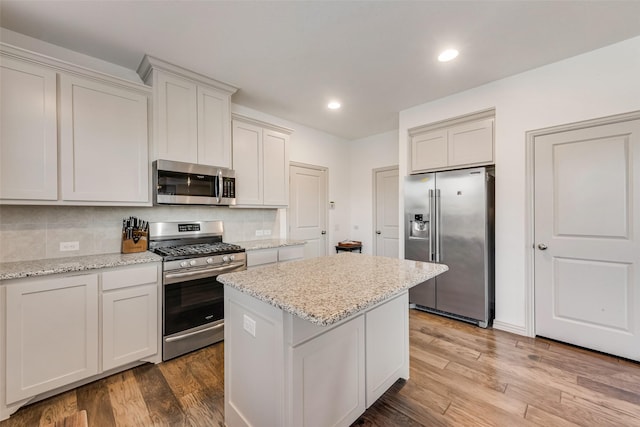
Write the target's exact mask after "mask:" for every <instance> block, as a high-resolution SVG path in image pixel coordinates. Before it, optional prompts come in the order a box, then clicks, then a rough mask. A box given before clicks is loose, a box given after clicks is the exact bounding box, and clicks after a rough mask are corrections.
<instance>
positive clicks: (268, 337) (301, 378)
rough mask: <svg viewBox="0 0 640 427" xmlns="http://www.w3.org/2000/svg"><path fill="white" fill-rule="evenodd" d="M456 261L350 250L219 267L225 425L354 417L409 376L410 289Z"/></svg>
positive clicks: (334, 422) (344, 421)
mask: <svg viewBox="0 0 640 427" xmlns="http://www.w3.org/2000/svg"><path fill="white" fill-rule="evenodd" d="M447 270H448V267H447V266H446V265H443V264H432V263H424V262H418V261H407V260H399V259H394V258H385V257H375V256H370V255H363V254H353V253H341V254H339V255H335V256H330V257H321V258H314V259H309V260H303V261H296V262H291V263H285V264H276V265H271V266H266V267H260V268H256V269H252V270H247V271H242V272H237V273H231V274H225V275H221V276H218V280H219V281H220V282H222V283H224V285H225V297H224V298H225V308H224V310H225V313H224V315H225V337H224V338H225V344H224V346H225V348H224V351H225V356H224V359H225V360H224V366H225V372H224V374H225V379H224V384H225V423H226V425H227V426H228V427H237V426H291V427H293V426H295V427H301V426H305V427H308V426H329V425H331V426H348V425H350V424H351V423H352V422H353V421H355V420H356V419H357V418H358V417H359V416H360V415H361V414H362V413H363V412H364V411H365V410H366V408H368V407H369V406H371V404H373V403H374V402H375V401H376V400H377V399H378V398H379V397H380V396H381V395H382V394H383V393H384V392H385V391H386V390H387V389H388V388H389V387H390V386H391V385H392V384H393V383H394V382H395V381H396V380H397V379H398V378H404V379H408V377H409V317H408V316H409V315H408V297H407V290H408V289H409V288H410V287H412V286H415V285H417V284H419V283H422V282H424V281H425V280H428V279H430V278H433V277H435V276H437V275H438V274H441V273H443V272H445V271H447Z"/></svg>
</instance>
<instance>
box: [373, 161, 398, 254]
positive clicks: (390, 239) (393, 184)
mask: <svg viewBox="0 0 640 427" xmlns="http://www.w3.org/2000/svg"><path fill="white" fill-rule="evenodd" d="M373 174H374V182H375V191H374V195H375V200H374V204H375V220H374V222H375V224H374V226H375V235H374V238H375V255H379V256H386V257H392V258H398V253H399V252H398V244H399V243H398V230H399V228H398V220H399V218H398V217H399V214H398V210H399V202H398V197H399V196H398V194H399V193H398V168H397V167H394V168H392V169H389V168H384V169H377V170H374V171H373Z"/></svg>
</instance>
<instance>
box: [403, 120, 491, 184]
mask: <svg viewBox="0 0 640 427" xmlns="http://www.w3.org/2000/svg"><path fill="white" fill-rule="evenodd" d="M494 115H495V112H494V110H489V111H483V112H480V113H476V114H472V115H469V116H464V117H460V118H456V119H452V120H448V121H444V122H438V123H434V124H431V125H425V126H420V127H418V128H413V129H410V130H409V137H410V145H409V160H410V162H409V164H410V165H411V169H410V171H409V173H417V172H425V171H434V170H442V169H452V168H460V167H471V166H478V165H487V164H492V163H494V158H493V133H494V129H493V126H494V117H493V116H494Z"/></svg>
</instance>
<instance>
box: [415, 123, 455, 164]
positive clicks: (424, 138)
mask: <svg viewBox="0 0 640 427" xmlns="http://www.w3.org/2000/svg"><path fill="white" fill-rule="evenodd" d="M446 166H447V130H446V129H440V130H436V131H433V132H425V133H422V134H418V135H414V136H413V137H412V138H411V172H419V171H424V170H429V169H437V168H442V167H446Z"/></svg>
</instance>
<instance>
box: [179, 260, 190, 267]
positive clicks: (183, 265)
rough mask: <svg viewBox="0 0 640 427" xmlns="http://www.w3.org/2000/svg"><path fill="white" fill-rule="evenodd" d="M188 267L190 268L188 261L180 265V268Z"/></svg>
mask: <svg viewBox="0 0 640 427" xmlns="http://www.w3.org/2000/svg"><path fill="white" fill-rule="evenodd" d="M188 266H189V263H188V262H187V261H182V262H181V263H180V267H188Z"/></svg>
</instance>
